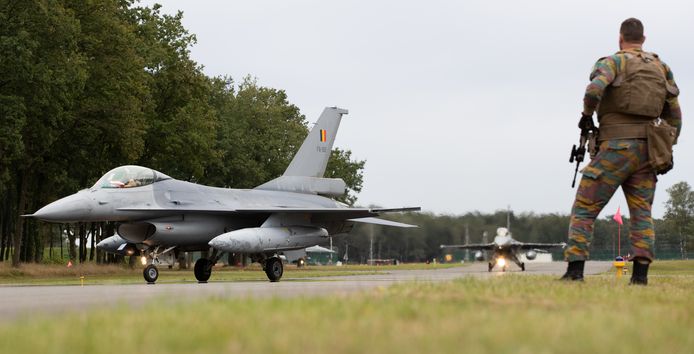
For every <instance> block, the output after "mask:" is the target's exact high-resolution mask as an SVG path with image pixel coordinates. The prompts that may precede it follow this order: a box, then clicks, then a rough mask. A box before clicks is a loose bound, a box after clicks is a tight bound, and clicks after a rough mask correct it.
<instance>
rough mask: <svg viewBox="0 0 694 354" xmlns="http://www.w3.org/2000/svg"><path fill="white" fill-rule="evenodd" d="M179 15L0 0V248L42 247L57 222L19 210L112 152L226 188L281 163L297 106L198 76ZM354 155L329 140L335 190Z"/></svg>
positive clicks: (117, 4) (54, 194)
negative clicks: (51, 223)
mask: <svg viewBox="0 0 694 354" xmlns="http://www.w3.org/2000/svg"><path fill="white" fill-rule="evenodd" d="M181 19H182V13H178V14H176V15H173V16H172V15H165V14H162V13H161V12H160V6H159V5H155V6H153V7H143V6H138V5H137V4H136V3H135V2H134V0H88V1H83V0H28V1H25V0H0V53H2V55H0V261H2V260H6V259H8V258H9V257H10V255H12V261H13V264H15V265H16V264H18V263H19V262H20V261H38V260H40V259H42V257H43V249H44V245H46V243H47V242H48V241H49V240H51V239H52V232H56V231H55V230H56V229H55V228H53V229H51V227H48V226H46V225H42V224H39V223H36V222H34V221H33V220H24V219H21V218H19V215H22V214H25V213H30V212H33V211H35V210H37V209H38V208H39V207H41V206H43V205H45V204H47V203H48V202H50V201H53V200H55V199H57V198H59V197H62V196H65V195H68V194H71V193H74V192H75V191H77V190H78V189H81V188H85V187H89V186H90V185H91V184H93V183H94V182H95V181H96V179H98V177H100V176H101V175H102V174H103V173H105V172H106V171H108V170H110V169H112V168H113V167H115V166H119V165H124V164H138V165H143V166H148V167H151V168H154V169H156V170H160V171H162V172H164V173H166V174H168V175H170V176H172V177H174V178H178V179H183V180H188V181H194V182H198V183H203V184H208V185H214V186H221V187H236V188H250V187H254V186H257V185H259V184H261V183H263V182H265V181H267V180H270V179H272V178H274V177H277V176H279V175H281V174H282V172H283V171H284V169H285V168H286V166H287V165H288V163H289V161H290V159H291V157H292V156H293V154H294V153H295V151H296V150H298V147H299V145H300V144H301V142H302V141H303V139H304V138H305V136H306V134H307V132H308V129H307V122H306V119H305V117H304V116H303V115H302V114H301V112H300V111H299V109H298V108H297V107H296V106H295V105H293V104H291V103H290V102H289V101H288V99H287V95H286V94H285V92H284V91H282V90H278V89H273V88H268V87H261V86H259V85H258V84H257V83H256V81H254V80H253V79H252V78H249V77H247V78H245V79H243V80H241V82H239V83H235V82H234V81H233V80H232V79H231V78H229V77H208V76H206V75H205V74H204V73H203V72H202V67H201V66H200V65H199V64H198V63H196V62H195V61H193V60H192V59H191V58H190V48H191V46H192V45H193V44H194V43H195V36H194V35H193V34H191V33H189V32H188V31H187V30H186V29H185V28H184V27H183V25H182V23H181ZM363 166H364V162H363V161H353V160H352V159H351V156H350V152H349V151H343V150H339V149H336V150H334V151H333V153H332V158H331V162H330V165H329V167H328V170H329V171H328V173H327V174H328V175H329V177H342V178H343V179H344V180H345V181H346V182H347V184H348V188H349V193H348V194H347V195H346V196H345V197H344V200H345V201H347V202H350V203H351V202H354V200H355V199H356V197H355V195H356V193H357V192H359V190H360V189H361V184H362V177H361V176H362V175H361V170H362V168H363ZM95 227H96V228H98V230H99V231H98V232H99V233H102V234H104V235H106V234H107V230H106V229H107V227H108V225H105V224H103V225H102V224H99V225H96V226H94V225H90V226H88V227H78V228H77V230H78V232H77V236H76V237H79V238H83V237H86V234H87V233H88V231H87V229H92V228H95ZM51 230H52V231H51ZM92 258H93V256H92Z"/></svg>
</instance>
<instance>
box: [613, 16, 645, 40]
mask: <svg viewBox="0 0 694 354" xmlns="http://www.w3.org/2000/svg"><path fill="white" fill-rule="evenodd" d="M619 33H620V34H621V35H622V38H624V41H626V42H629V43H642V42H643V40H644V37H643V24H642V23H641V21H639V19H637V18H633V17H631V18H628V19H626V20H624V22H622V26H620V27H619Z"/></svg>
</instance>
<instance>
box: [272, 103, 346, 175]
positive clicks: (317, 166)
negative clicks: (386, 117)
mask: <svg viewBox="0 0 694 354" xmlns="http://www.w3.org/2000/svg"><path fill="white" fill-rule="evenodd" d="M347 113H348V111H347V110H346V109H342V108H337V107H326V108H325V109H324V110H323V113H322V114H321V115H320V118H318V121H317V122H316V125H314V126H313V128H312V129H311V132H310V133H309V134H308V137H306V140H304V143H303V144H301V148H299V151H298V152H297V153H296V155H294V159H292V162H291V163H290V164H289V167H287V170H285V171H284V176H303V177H318V178H321V177H323V174H324V173H325V167H326V166H327V165H328V159H329V158H330V153H331V152H332V150H333V142H335V136H336V135H337V129H338V128H339V127H340V121H341V120H342V115H344V114H347Z"/></svg>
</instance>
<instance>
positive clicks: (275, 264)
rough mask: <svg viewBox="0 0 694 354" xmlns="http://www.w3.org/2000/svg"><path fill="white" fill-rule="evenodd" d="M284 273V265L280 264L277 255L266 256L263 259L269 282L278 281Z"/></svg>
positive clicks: (280, 261)
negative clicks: (265, 258)
mask: <svg viewBox="0 0 694 354" xmlns="http://www.w3.org/2000/svg"><path fill="white" fill-rule="evenodd" d="M283 273H284V267H283V266H282V260H281V259H279V258H278V257H272V258H268V259H267V260H266V261H265V274H266V275H267V278H268V279H270V281H271V282H273V283H274V282H278V281H280V278H282V274H283Z"/></svg>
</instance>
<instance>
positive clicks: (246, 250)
mask: <svg viewBox="0 0 694 354" xmlns="http://www.w3.org/2000/svg"><path fill="white" fill-rule="evenodd" d="M344 114H347V110H345V109H340V108H337V107H330V108H325V110H324V111H323V113H322V114H321V116H320V118H319V119H318V122H317V123H316V125H315V126H314V127H313V129H312V130H311V132H310V133H309V135H308V137H307V138H306V140H304V142H303V145H301V147H300V148H299V151H298V152H297V153H296V155H295V156H294V159H293V160H292V162H291V163H290V164H289V167H288V168H287V170H286V171H285V172H284V174H283V175H282V176H280V177H278V178H276V179H274V180H271V181H269V182H267V183H265V184H262V185H260V186H258V187H256V188H254V189H250V190H242V189H228V188H215V187H208V186H203V185H199V184H195V183H190V182H185V181H179V180H176V179H173V178H171V177H169V176H167V175H165V174H163V173H161V172H159V171H155V170H152V169H150V168H146V167H141V166H121V167H118V168H115V169H113V170H111V171H109V172H108V173H106V174H105V175H104V176H103V177H101V179H99V180H98V181H97V182H96V184H94V186H92V187H91V188H89V189H85V190H82V191H79V192H77V193H75V194H73V195H70V196H67V197H65V198H62V199H60V200H57V201H55V202H53V203H51V204H48V205H46V206H45V207H43V208H41V209H39V210H38V211H37V212H36V213H34V214H33V215H27V216H31V217H35V218H38V219H40V220H44V221H48V222H60V223H69V222H89V221H115V222H117V234H115V235H113V236H112V237H110V238H107V239H105V240H103V241H101V242H100V243H99V245H98V246H99V247H101V248H102V249H104V250H107V251H110V252H114V253H119V254H135V255H137V254H140V255H142V257H143V263H145V264H147V266H146V267H145V269H144V272H143V275H144V278H145V280H146V281H147V282H148V283H154V282H155V281H156V280H157V278H158V277H159V271H158V269H157V267H156V263H158V262H156V260H157V259H158V257H160V256H162V255H163V254H165V253H167V252H181V251H203V252H207V254H208V256H207V257H203V258H201V259H199V260H198V261H197V262H196V263H195V267H194V273H195V277H196V279H197V280H198V281H199V282H203V283H204V282H207V280H208V279H209V278H210V275H211V273H212V266H213V265H214V264H215V263H216V262H217V261H218V260H219V258H220V257H221V256H222V254H223V253H225V252H233V253H243V254H247V255H249V256H250V258H251V259H252V260H253V261H254V262H259V263H260V264H261V265H262V266H263V269H264V270H265V273H266V274H267V277H268V279H270V281H273V282H274V281H279V280H280V278H281V277H282V273H283V266H282V261H281V260H280V257H279V256H280V254H282V253H283V252H285V251H292V250H300V249H304V248H306V247H309V246H313V245H316V244H320V243H324V242H325V241H327V240H328V237H330V236H332V235H335V234H341V233H347V232H349V231H351V229H352V227H353V226H354V223H355V222H362V223H372V224H380V225H388V226H397V227H414V225H408V224H403V223H397V222H393V221H388V220H383V219H378V218H376V217H377V216H379V215H381V214H383V213H387V212H403V211H419V210H420V208H419V207H409V208H396V209H377V208H350V207H348V206H347V205H345V204H342V203H340V202H338V201H335V200H333V199H331V198H330V197H336V196H341V195H343V194H344V193H345V189H346V185H345V182H344V181H343V180H341V179H339V178H323V174H324V172H325V168H326V165H327V163H328V158H329V157H330V152H331V151H332V147H333V142H334V140H335V135H336V133H337V129H338V127H339V125H340V121H341V119H342V116H343V115H344ZM210 248H211V252H209V251H210ZM203 254H205V253H203Z"/></svg>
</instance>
